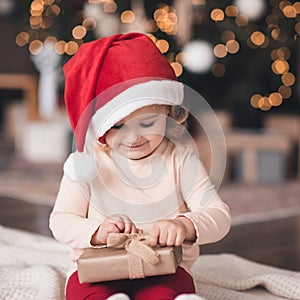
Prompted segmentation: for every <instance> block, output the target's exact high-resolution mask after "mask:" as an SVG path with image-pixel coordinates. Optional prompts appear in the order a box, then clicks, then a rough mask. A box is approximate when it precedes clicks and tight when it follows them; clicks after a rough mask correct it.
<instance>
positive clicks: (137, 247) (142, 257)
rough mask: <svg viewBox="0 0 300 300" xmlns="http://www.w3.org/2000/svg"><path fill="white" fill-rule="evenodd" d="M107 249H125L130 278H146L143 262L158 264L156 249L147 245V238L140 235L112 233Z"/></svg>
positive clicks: (108, 239)
mask: <svg viewBox="0 0 300 300" xmlns="http://www.w3.org/2000/svg"><path fill="white" fill-rule="evenodd" d="M107 247H108V248H117V249H125V250H126V251H127V256H128V270H129V278H130V279H136V278H145V274H144V268H143V262H145V263H148V264H157V263H158V262H159V257H158V255H157V253H156V251H155V250H154V249H152V248H151V247H150V246H149V245H147V236H146V235H143V234H139V233H132V234H125V233H114V232H112V233H110V234H109V235H108V237H107Z"/></svg>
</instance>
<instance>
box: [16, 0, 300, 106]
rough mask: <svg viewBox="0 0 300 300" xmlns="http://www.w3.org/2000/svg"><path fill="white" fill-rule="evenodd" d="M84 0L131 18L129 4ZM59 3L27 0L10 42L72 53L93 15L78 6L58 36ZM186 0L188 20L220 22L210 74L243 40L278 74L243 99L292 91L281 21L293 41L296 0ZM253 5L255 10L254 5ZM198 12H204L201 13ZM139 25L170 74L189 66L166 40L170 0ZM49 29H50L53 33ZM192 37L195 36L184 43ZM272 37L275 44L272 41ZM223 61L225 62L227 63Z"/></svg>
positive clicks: (222, 67) (271, 102)
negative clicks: (24, 22) (269, 86)
mask: <svg viewBox="0 0 300 300" xmlns="http://www.w3.org/2000/svg"><path fill="white" fill-rule="evenodd" d="M250 2H251V3H250ZM254 2H255V3H256V4H255V3H254ZM86 3H90V4H93V5H99V6H101V9H102V11H103V13H105V14H116V15H118V17H119V22H120V24H125V25H126V24H133V23H134V22H135V21H136V18H137V15H136V14H135V11H134V10H133V9H131V8H124V5H121V4H120V2H118V1H117V0H87V1H86ZM171 3H172V2H171ZM62 4H63V0H32V1H31V3H30V5H29V14H30V15H29V20H28V26H26V28H24V30H23V31H22V32H20V33H19V34H18V35H17V36H16V44H17V45H18V46H20V47H24V46H28V49H29V52H30V54H32V55H36V54H38V53H40V51H41V50H42V48H43V47H53V49H54V51H55V52H56V53H57V54H59V55H68V56H72V55H74V54H75V53H76V52H77V50H78V49H79V47H80V46H81V44H82V43H83V42H84V41H85V40H86V39H87V36H88V33H89V32H93V31H94V30H95V29H96V27H97V20H96V18H95V17H93V16H86V15H85V14H84V12H83V11H79V12H78V13H77V15H78V16H80V18H79V21H78V22H77V24H74V25H73V28H72V29H71V31H70V33H69V38H68V39H63V38H61V37H60V36H58V35H59V32H56V31H55V30H51V28H52V27H53V26H54V25H55V22H56V19H57V18H58V17H63V16H62V13H63V8H62V7H63V5H62ZM254 4H255V5H254ZM192 6H193V9H192V11H191V14H192V15H193V16H192V18H193V20H194V22H196V21H197V20H200V19H201V20H209V19H210V21H212V22H213V23H215V24H216V26H218V28H222V32H221V33H220V38H219V41H218V42H214V44H213V45H212V47H211V50H210V51H211V55H213V56H214V58H215V61H213V60H211V64H210V66H208V67H207V70H208V71H210V72H211V73H212V75H213V76H215V77H216V78H222V77H223V76H225V75H226V63H225V62H226V59H227V58H228V57H229V56H235V55H239V54H240V53H241V48H242V47H244V46H243V45H244V44H245V45H247V46H248V47H249V48H250V49H253V50H256V49H257V51H259V49H264V50H265V51H269V56H270V58H271V59H272V63H271V64H270V73H271V74H273V75H274V76H278V79H279V81H280V83H279V86H277V87H274V88H273V90H271V91H269V92H268V93H265V95H261V94H260V93H259V91H258V92H256V93H254V94H253V95H252V97H251V98H250V99H249V100H250V104H251V106H252V107H254V108H257V109H261V110H263V111H267V110H269V109H271V108H272V107H278V106H280V105H281V104H282V103H283V101H284V100H286V99H288V98H290V97H291V96H292V86H293V85H294V84H295V82H296V76H295V74H293V71H292V70H291V65H290V58H291V50H290V49H289V48H288V46H287V45H288V43H287V41H288V39H289V38H290V32H286V27H285V26H283V25H282V24H283V22H286V21H288V22H290V24H292V25H291V26H290V27H291V28H292V30H293V39H294V42H295V41H296V40H297V39H298V36H299V35H300V1H296V2H294V3H291V2H290V1H281V0H269V6H270V8H271V9H270V10H269V11H268V14H267V13H266V12H265V11H263V10H262V9H264V10H265V8H266V3H263V0H255V1H254V0H253V1H247V0H233V1H232V2H230V3H228V5H226V4H223V6H224V7H220V6H221V5H218V3H217V2H212V1H211V2H210V1H208V0H192ZM205 7H206V8H208V7H209V11H207V12H205V9H204V8H205ZM254 8H255V9H256V10H255V9H254ZM258 8H261V10H260V11H259V10H258ZM199 11H201V13H199ZM263 12H264V13H265V15H266V16H265V19H264V20H265V26H262V25H261V23H260V26H259V25H257V23H256V22H257V20H258V18H261V16H262V14H263ZM203 14H207V15H206V17H205V18H206V19H205V18H204V17H203ZM199 18H200V19H199ZM77 19H78V18H77ZM144 27H145V28H144V31H145V33H146V34H147V35H148V36H149V37H150V38H151V39H152V40H153V41H154V42H155V44H156V45H157V47H158V49H159V50H160V51H161V52H162V53H163V54H165V55H166V57H167V58H168V60H169V62H170V64H171V66H172V67H173V69H174V71H175V73H176V76H181V75H182V73H183V72H185V71H187V72H188V71H190V70H189V68H188V67H187V66H186V65H185V59H184V51H183V50H184V47H182V49H181V47H177V49H174V43H173V44H172V43H171V40H173V41H174V40H175V41H176V35H177V33H178V14H177V12H176V9H175V7H174V6H172V4H170V2H168V3H163V1H161V2H160V3H158V4H157V7H156V8H154V11H153V12H152V15H151V16H149V15H148V19H147V20H145V25H144ZM50 32H55V34H51V33H50ZM241 32H242V34H241ZM242 39H244V40H242ZM194 41H197V39H196V40H193V41H190V43H191V42H194ZM276 43H277V45H278V46H274V45H276ZM286 44H287V45H286ZM172 45H173V46H172ZM227 67H228V68H230V66H227ZM207 70H205V72H207ZM194 71H195V70H193V72H194ZM196 72H198V73H199V74H200V73H201V72H203V71H202V70H200V68H198V70H196Z"/></svg>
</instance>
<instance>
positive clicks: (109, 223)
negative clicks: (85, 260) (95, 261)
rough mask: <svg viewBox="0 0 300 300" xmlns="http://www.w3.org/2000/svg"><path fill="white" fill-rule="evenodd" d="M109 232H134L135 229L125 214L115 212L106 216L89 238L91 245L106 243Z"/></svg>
mask: <svg viewBox="0 0 300 300" xmlns="http://www.w3.org/2000/svg"><path fill="white" fill-rule="evenodd" d="M110 232H124V233H136V232H137V229H136V227H135V225H134V224H133V223H132V221H131V220H130V219H129V218H128V217H127V216H125V215H120V214H115V215H111V216H109V217H107V218H106V219H105V220H104V221H103V222H102V224H101V225H100V226H99V228H98V230H97V231H96V232H95V233H94V235H93V236H92V239H91V244H92V245H99V244H106V240H107V236H108V234H109V233H110Z"/></svg>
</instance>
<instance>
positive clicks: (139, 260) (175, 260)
mask: <svg viewBox="0 0 300 300" xmlns="http://www.w3.org/2000/svg"><path fill="white" fill-rule="evenodd" d="M181 259H182V249H181V247H156V248H151V247H149V246H148V245H147V241H146V238H145V236H144V235H141V234H122V233H111V234H109V236H108V239H107V247H106V248H90V249H85V250H84V252H83V254H82V255H81V256H80V257H79V259H78V261H77V264H78V277H79V281H80V283H87V282H101V281H110V280H119V279H137V278H145V277H148V276H156V275H166V274H173V273H175V272H176V269H177V267H178V264H179V263H180V262H181Z"/></svg>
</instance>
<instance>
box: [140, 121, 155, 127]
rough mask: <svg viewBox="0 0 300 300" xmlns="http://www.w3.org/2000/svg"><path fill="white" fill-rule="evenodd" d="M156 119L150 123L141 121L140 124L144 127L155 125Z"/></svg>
mask: <svg viewBox="0 0 300 300" xmlns="http://www.w3.org/2000/svg"><path fill="white" fill-rule="evenodd" d="M154 123H155V122H154V121H152V122H150V123H141V124H140V126H141V127H143V128H148V127H151V126H153V125H154Z"/></svg>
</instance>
